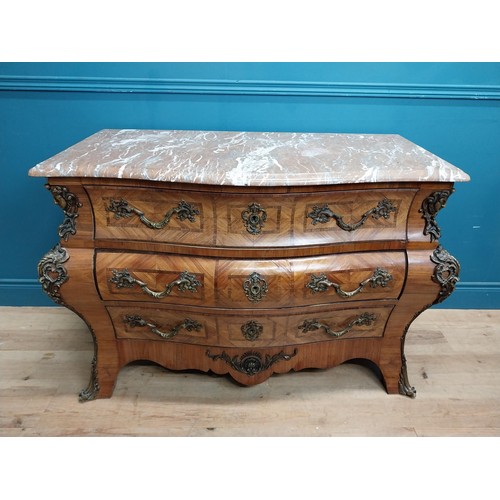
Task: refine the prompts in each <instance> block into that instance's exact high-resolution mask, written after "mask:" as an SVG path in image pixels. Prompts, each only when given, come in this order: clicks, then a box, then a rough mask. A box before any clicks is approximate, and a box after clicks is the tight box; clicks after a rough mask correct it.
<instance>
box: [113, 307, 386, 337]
mask: <svg viewBox="0 0 500 500" xmlns="http://www.w3.org/2000/svg"><path fill="white" fill-rule="evenodd" d="M392 308H393V306H392V305H391V306H389V305H387V306H380V307H373V306H367V307H356V308H348V309H340V310H336V311H332V310H331V309H330V310H325V309H324V308H298V309H293V310H290V311H287V312H285V311H280V310H277V311H272V312H270V311H266V312H262V313H261V312H259V314H258V315H256V314H252V312H251V311H248V310H240V311H233V312H232V313H227V312H225V313H224V312H217V311H215V310H213V309H212V310H208V311H201V310H193V309H187V310H184V311H180V310H175V309H170V308H162V309H159V308H151V307H141V306H137V305H136V304H133V305H132V304H131V305H130V306H129V307H124V306H117V307H108V311H109V313H110V316H111V319H112V321H113V325H114V327H115V333H116V336H117V338H123V339H136V340H156V341H159V342H182V343H188V344H203V345H210V346H221V347H222V346H224V347H273V346H284V345H297V344H307V343H311V342H327V341H332V340H343V339H355V338H378V337H382V336H383V334H384V328H385V324H386V323H387V319H388V317H389V314H390V312H391V311H392Z"/></svg>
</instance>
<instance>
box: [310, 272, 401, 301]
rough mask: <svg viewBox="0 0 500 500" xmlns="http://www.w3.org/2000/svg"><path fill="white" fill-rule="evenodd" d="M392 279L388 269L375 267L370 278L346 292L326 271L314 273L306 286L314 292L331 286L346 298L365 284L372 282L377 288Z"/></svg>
mask: <svg viewBox="0 0 500 500" xmlns="http://www.w3.org/2000/svg"><path fill="white" fill-rule="evenodd" d="M391 280H392V275H391V274H390V273H389V272H388V271H386V270H385V269H381V268H380V267H377V269H375V271H374V272H373V274H372V276H371V277H370V278H367V279H365V280H363V281H362V282H361V283H360V284H359V286H358V288H356V289H355V290H352V292H346V291H345V290H342V288H341V287H340V285H339V284H338V283H334V282H333V281H330V280H329V279H328V278H327V277H326V275H325V274H324V273H321V274H320V275H319V276H316V275H315V274H313V275H312V276H311V281H309V283H307V285H306V288H310V289H311V290H312V291H313V293H317V292H326V291H327V290H328V288H329V287H332V288H334V289H335V292H336V293H337V295H340V296H341V297H344V298H349V297H353V296H354V295H357V294H358V293H360V292H361V291H363V289H364V288H365V286H366V285H368V284H370V285H371V287H372V288H376V287H378V286H381V287H385V286H387V283H389V281H391Z"/></svg>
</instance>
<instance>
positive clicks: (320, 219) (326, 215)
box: [307, 198, 396, 231]
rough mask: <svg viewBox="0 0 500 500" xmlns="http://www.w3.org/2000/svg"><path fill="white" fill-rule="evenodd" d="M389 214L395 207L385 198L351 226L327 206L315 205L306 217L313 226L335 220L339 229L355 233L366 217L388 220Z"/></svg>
mask: <svg viewBox="0 0 500 500" xmlns="http://www.w3.org/2000/svg"><path fill="white" fill-rule="evenodd" d="M391 212H396V207H395V206H394V204H393V202H392V201H390V200H388V199H387V198H384V199H383V200H381V201H379V202H378V204H377V206H376V207H373V208H371V209H370V210H368V212H365V213H364V214H363V215H362V216H361V219H359V221H358V222H355V223H353V224H348V223H346V222H344V219H343V217H342V216H341V215H338V214H336V213H334V212H332V211H331V210H330V209H329V208H328V205H327V204H325V205H323V206H321V207H320V206H317V205H316V206H314V207H313V209H312V211H311V212H309V213H308V214H307V217H309V218H311V219H312V224H313V225H316V224H318V223H320V224H325V223H326V222H328V221H329V220H330V219H335V222H336V224H337V226H338V227H340V229H342V230H344V231H355V230H356V229H358V228H359V227H361V226H362V225H363V224H364V223H365V222H366V220H367V219H368V217H370V215H371V216H372V218H373V219H380V218H381V217H382V218H384V219H388V218H389V217H390V215H391Z"/></svg>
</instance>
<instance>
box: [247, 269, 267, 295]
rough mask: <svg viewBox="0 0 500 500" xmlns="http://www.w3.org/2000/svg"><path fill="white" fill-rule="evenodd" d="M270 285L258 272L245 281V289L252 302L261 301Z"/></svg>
mask: <svg viewBox="0 0 500 500" xmlns="http://www.w3.org/2000/svg"><path fill="white" fill-rule="evenodd" d="M268 288H269V286H268V284H267V282H266V280H265V279H264V278H263V277H262V276H261V275H260V274H259V273H256V272H253V273H252V274H251V275H250V276H249V277H248V279H246V280H245V281H244V282H243V290H244V292H245V295H246V297H247V299H248V300H249V301H250V302H259V301H260V300H262V299H263V298H264V297H265V295H266V293H267V290H268Z"/></svg>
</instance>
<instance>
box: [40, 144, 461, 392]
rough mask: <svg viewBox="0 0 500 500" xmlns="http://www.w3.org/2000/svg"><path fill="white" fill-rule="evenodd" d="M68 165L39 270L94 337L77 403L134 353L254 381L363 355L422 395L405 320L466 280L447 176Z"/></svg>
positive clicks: (55, 183)
mask: <svg viewBox="0 0 500 500" xmlns="http://www.w3.org/2000/svg"><path fill="white" fill-rule="evenodd" d="M288 146H289V145H288ZM68 151H69V153H68ZM65 154H66V156H68V155H69V157H71V148H70V150H67V151H66V152H65ZM93 154H94V155H95V159H94V161H95V162H96V165H98V163H99V161H100V158H99V156H98V154H99V151H98V150H95V149H94V150H93ZM333 154H334V152H333V151H332V155H333ZM375 157H376V155H375ZM56 158H57V157H56ZM133 158H134V156H133V155H132V154H131V160H130V162H129V167H128V168H133V166H134V159H133ZM400 161H404V158H401V159H400ZM54 162H55V160H54ZM87 167H88V166H87ZM87 167H86V168H87ZM200 168H205V169H209V168H210V165H208V166H207V165H203V167H200ZM216 168H220V164H219V165H218V166H217V167H216ZM359 168H361V166H359ZM453 168H455V167H453ZM163 169H164V172H163V173H164V177H165V175H166V174H165V172H166V173H167V174H168V169H169V164H168V162H166V163H165V165H164V167H163ZM290 169H291V171H293V172H296V173H297V172H300V169H301V165H298V164H293V165H291V166H290ZM68 172H69V170H68ZM68 172H66V174H65V175H58V176H54V175H51V176H49V180H48V184H47V188H48V189H49V190H50V191H51V193H52V194H53V196H54V200H55V202H56V203H57V204H58V205H59V206H60V207H61V209H62V210H63V212H64V220H63V222H62V224H61V225H60V226H59V236H60V242H59V243H58V244H57V245H56V246H55V247H54V248H53V249H52V250H50V251H49V252H48V253H47V254H46V255H45V256H44V257H43V258H42V260H41V262H40V264H39V276H40V282H41V283H42V286H43V288H44V290H45V291H46V292H47V293H48V294H49V296H50V297H51V298H52V299H53V300H54V301H55V302H57V303H59V304H62V305H64V306H66V307H68V308H70V309H71V310H73V311H75V312H76V313H77V314H79V315H80V316H81V317H82V318H83V319H84V320H85V321H86V323H87V325H88V327H89V330H90V331H91V333H92V336H93V338H94V345H95V355H94V359H93V362H92V370H91V379H90V383H89V385H88V387H87V388H86V389H84V390H83V391H82V392H81V393H80V399H81V400H89V399H94V398H102V397H110V396H111V394H112V392H113V388H114V386H115V383H116V379H117V376H118V373H119V370H120V368H121V367H123V366H124V365H125V364H127V363H130V362H131V361H135V360H150V361H154V362H156V363H159V364H160V365H162V366H164V367H167V368H169V369H173V370H182V369H197V370H202V371H212V372H215V373H218V374H225V373H229V374H230V375H231V376H232V377H233V378H234V379H235V380H236V381H238V382H239V383H241V384H244V385H252V384H258V383H260V382H262V381H264V380H266V379H267V378H268V377H270V376H271V375H272V374H273V373H284V372H288V371H290V370H301V369H304V368H310V367H312V368H328V367H333V366H335V365H337V364H339V363H343V362H344V361H346V360H349V359H353V358H365V359H368V360H371V361H372V362H373V363H375V364H376V365H377V366H378V367H379V368H380V371H381V374H382V376H383V380H384V383H385V386H386V389H387V392H389V393H398V392H399V393H401V394H405V395H408V396H411V397H413V396H415V389H414V388H413V387H412V386H411V384H410V383H409V381H408V377H407V369H406V359H405V355H404V343H405V337H406V334H407V331H408V328H409V327H410V325H411V323H412V321H413V320H414V319H415V318H416V317H417V316H418V314H419V313H421V312H422V311H424V310H425V309H426V308H428V307H430V306H431V305H432V304H434V303H437V302H441V301H442V300H444V299H445V298H446V297H447V296H448V295H449V294H450V293H451V292H452V291H453V289H454V287H455V284H456V282H457V281H458V273H459V264H458V262H457V261H456V259H455V258H453V257H452V256H451V255H450V254H449V253H448V252H446V251H445V250H444V249H443V248H442V247H441V246H440V245H439V242H438V238H439V235H440V230H439V227H438V225H437V223H436V221H435V216H436V214H437V212H438V211H439V210H440V209H441V208H442V207H443V206H444V205H445V204H446V200H447V198H448V197H449V195H450V194H451V193H452V192H453V182H451V180H452V179H453V177H452V176H448V179H449V180H444V181H443V180H442V179H438V180H431V181H422V180H415V181H410V180H408V181H402V180H399V181H394V182H376V181H370V182H356V183H352V184H351V183H349V182H347V181H345V180H344V181H342V182H340V183H335V182H333V181H331V180H329V181H328V182H324V181H322V180H320V179H318V180H317V182H316V183H311V182H309V183H308V184H306V183H302V185H282V184H279V183H275V182H271V183H268V185H255V184H256V183H254V185H247V186H237V185H232V184H228V185H223V184H219V185H215V184H209V183H204V182H193V183H189V182H172V181H171V180H170V181H169V180H168V179H165V178H164V179H163V180H157V179H155V180H145V177H144V176H142V177H141V176H137V177H138V178H136V179H133V178H119V177H118V176H116V175H112V174H109V173H108V174H107V176H104V177H99V176H98V175H94V176H88V175H87V174H88V172H87V174H86V176H83V175H78V169H76V170H75V169H72V170H71V173H68ZM457 172H460V171H459V170H458V169H457ZM30 173H31V175H44V173H45V172H44V171H43V168H40V167H35V169H34V170H33V171H31V172H30ZM63 173H64V171H59V174H63ZM462 174H463V173H462ZM254 175H255V176H257V177H258V174H254ZM311 175H313V174H311ZM346 175H348V174H346ZM464 175H465V174H464ZM257 177H254V178H257ZM415 178H416V176H415ZM461 180H463V179H461ZM250 184H252V183H251V182H250ZM283 184H284V183H283Z"/></svg>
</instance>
